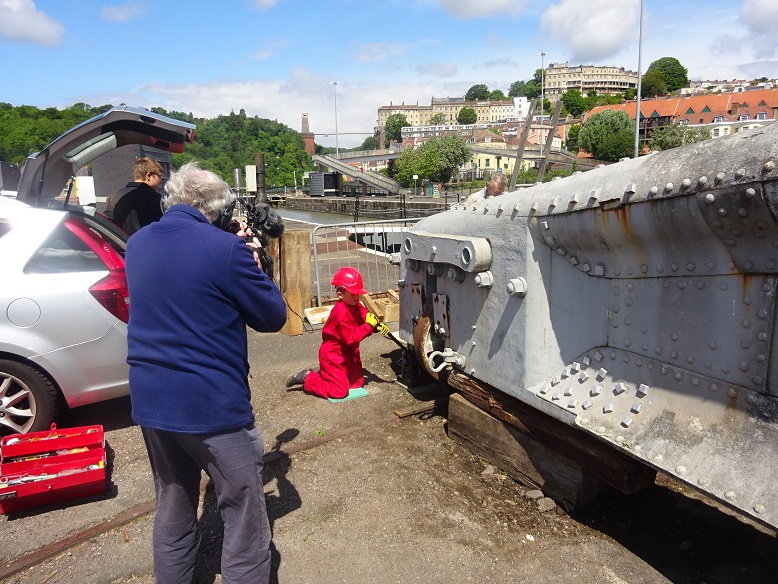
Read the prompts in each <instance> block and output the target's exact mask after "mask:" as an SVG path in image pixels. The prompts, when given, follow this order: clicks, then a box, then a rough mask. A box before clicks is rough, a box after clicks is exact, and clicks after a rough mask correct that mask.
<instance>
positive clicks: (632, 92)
mask: <svg viewBox="0 0 778 584" xmlns="http://www.w3.org/2000/svg"><path fill="white" fill-rule="evenodd" d="M637 94H638V90H637V89H634V88H632V87H630V88H629V89H625V90H624V99H626V100H627V101H631V100H633V99H635V98H636V97H637Z"/></svg>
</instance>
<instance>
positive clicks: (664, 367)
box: [660, 365, 669, 375]
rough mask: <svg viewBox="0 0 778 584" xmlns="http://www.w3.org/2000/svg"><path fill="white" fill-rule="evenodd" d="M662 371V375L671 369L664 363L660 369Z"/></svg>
mask: <svg viewBox="0 0 778 584" xmlns="http://www.w3.org/2000/svg"><path fill="white" fill-rule="evenodd" d="M660 371H661V372H662V375H667V372H668V371H669V369H668V368H667V365H662V368H661V369H660Z"/></svg>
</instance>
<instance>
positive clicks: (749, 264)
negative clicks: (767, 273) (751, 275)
mask: <svg viewBox="0 0 778 584" xmlns="http://www.w3.org/2000/svg"><path fill="white" fill-rule="evenodd" d="M743 267H744V268H745V269H746V270H751V269H753V268H754V262H752V261H751V260H746V261H745V262H743Z"/></svg>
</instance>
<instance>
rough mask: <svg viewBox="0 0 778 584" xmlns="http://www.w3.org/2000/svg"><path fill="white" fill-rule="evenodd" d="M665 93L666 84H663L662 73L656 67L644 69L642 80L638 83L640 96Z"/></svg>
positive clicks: (654, 95) (653, 95)
mask: <svg viewBox="0 0 778 584" xmlns="http://www.w3.org/2000/svg"><path fill="white" fill-rule="evenodd" d="M665 93H667V85H665V81H664V79H662V74H661V73H660V72H659V70H658V69H652V70H650V71H646V74H645V75H643V81H642V83H641V85H640V96H641V97H656V96H657V95H664V94H665Z"/></svg>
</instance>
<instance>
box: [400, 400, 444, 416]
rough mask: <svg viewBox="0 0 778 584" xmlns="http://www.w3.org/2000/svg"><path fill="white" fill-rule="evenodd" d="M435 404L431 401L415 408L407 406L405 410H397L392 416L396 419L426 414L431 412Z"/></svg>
mask: <svg viewBox="0 0 778 584" xmlns="http://www.w3.org/2000/svg"><path fill="white" fill-rule="evenodd" d="M435 405H436V402H435V401H434V400H433V401H427V402H423V403H420V404H417V405H415V406H408V407H407V408H400V409H397V410H394V412H393V413H394V415H395V416H397V417H398V418H407V417H408V416H415V415H416V414H424V413H427V412H431V411H432V410H434V409H435Z"/></svg>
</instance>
